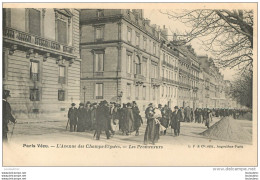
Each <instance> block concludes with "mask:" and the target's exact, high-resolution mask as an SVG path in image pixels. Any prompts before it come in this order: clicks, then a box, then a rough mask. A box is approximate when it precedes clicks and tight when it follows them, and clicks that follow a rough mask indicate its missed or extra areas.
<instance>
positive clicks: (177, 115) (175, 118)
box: [171, 106, 182, 136]
mask: <svg viewBox="0 0 260 180" xmlns="http://www.w3.org/2000/svg"><path fill="white" fill-rule="evenodd" d="M181 121H182V115H181V110H180V109H179V107H178V106H175V107H174V111H173V112H172V117H171V128H172V129H174V135H175V136H179V135H180V128H181V126H180V122H181Z"/></svg>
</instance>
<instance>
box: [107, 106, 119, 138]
mask: <svg viewBox="0 0 260 180" xmlns="http://www.w3.org/2000/svg"><path fill="white" fill-rule="evenodd" d="M115 104H116V103H114V102H110V108H109V115H110V120H109V121H110V122H109V130H110V131H111V134H112V135H114V134H115V131H116V130H117V128H116V127H117V126H118V125H117V122H116V121H117V120H116V119H117V108H116V106H115Z"/></svg>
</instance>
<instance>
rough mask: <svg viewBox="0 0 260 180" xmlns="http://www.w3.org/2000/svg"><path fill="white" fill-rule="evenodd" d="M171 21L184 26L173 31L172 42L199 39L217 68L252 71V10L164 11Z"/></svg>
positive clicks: (185, 42)
mask: <svg viewBox="0 0 260 180" xmlns="http://www.w3.org/2000/svg"><path fill="white" fill-rule="evenodd" d="M160 12H161V13H163V14H166V15H167V16H168V17H169V18H170V19H172V20H178V21H180V22H182V23H183V24H184V25H186V26H187V30H186V31H185V32H183V33H182V34H176V36H177V39H175V40H174V41H173V43H174V44H175V45H178V46H179V45H185V44H187V43H189V42H191V41H192V40H193V39H199V40H201V41H202V43H203V45H204V47H205V50H207V51H210V52H211V53H212V55H213V56H214V62H215V63H216V64H217V65H218V66H220V67H229V68H233V67H238V68H239V69H240V70H241V71H245V70H252V65H253V58H252V56H253V21H254V19H253V15H254V13H253V11H252V10H232V11H230V10H225V9H224V10H212V9H195V10H179V11H178V10H177V11H176V10H163V11H160Z"/></svg>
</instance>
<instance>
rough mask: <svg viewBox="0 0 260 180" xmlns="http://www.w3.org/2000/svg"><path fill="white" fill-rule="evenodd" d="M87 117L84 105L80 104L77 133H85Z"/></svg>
mask: <svg viewBox="0 0 260 180" xmlns="http://www.w3.org/2000/svg"><path fill="white" fill-rule="evenodd" d="M86 117H87V111H86V109H85V108H84V103H80V104H79V108H78V124H77V132H84V131H85V121H86Z"/></svg>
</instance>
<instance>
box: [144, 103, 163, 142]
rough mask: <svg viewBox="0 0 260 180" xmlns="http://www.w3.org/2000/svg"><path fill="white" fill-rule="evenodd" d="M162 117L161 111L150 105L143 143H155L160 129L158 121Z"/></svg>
mask: <svg viewBox="0 0 260 180" xmlns="http://www.w3.org/2000/svg"><path fill="white" fill-rule="evenodd" d="M161 117H162V115H161V111H160V110H159V109H153V107H150V108H149V110H148V111H147V114H146V118H147V126H146V130H145V134H144V144H145V145H146V144H148V143H151V144H155V143H157V142H158V140H159V131H160V121H159V119H160V118H161Z"/></svg>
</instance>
